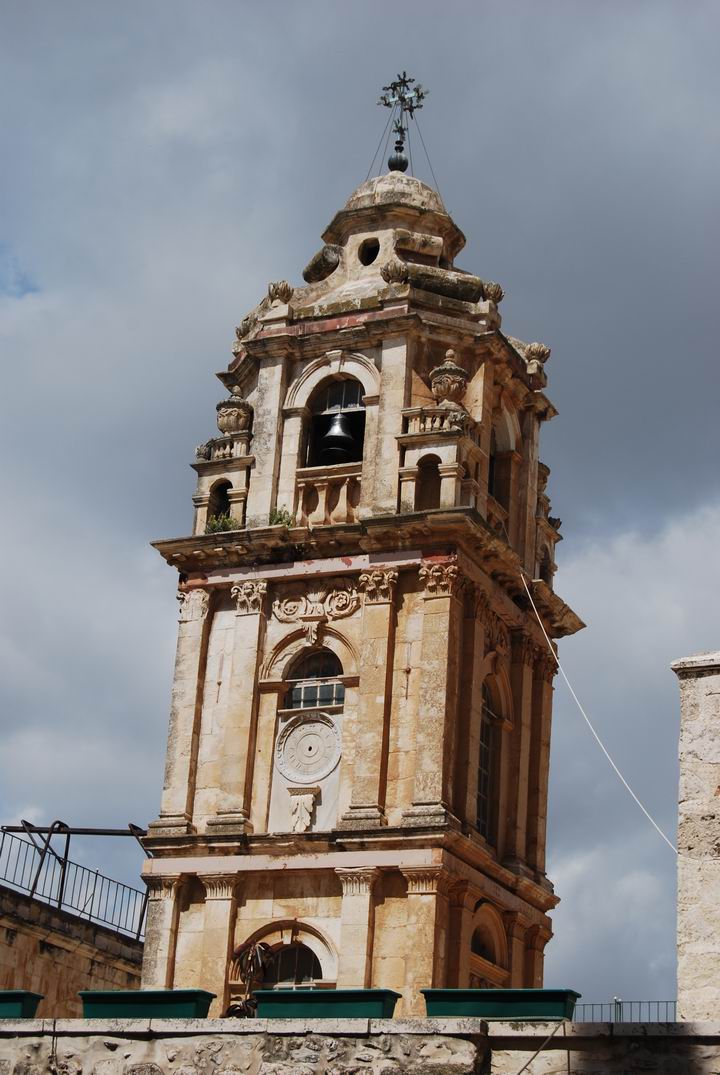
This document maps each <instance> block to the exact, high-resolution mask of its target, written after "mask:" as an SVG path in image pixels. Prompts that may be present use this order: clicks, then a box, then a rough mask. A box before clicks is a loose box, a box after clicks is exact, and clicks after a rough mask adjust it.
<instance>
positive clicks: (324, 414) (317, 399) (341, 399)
mask: <svg viewBox="0 0 720 1075" xmlns="http://www.w3.org/2000/svg"><path fill="white" fill-rule="evenodd" d="M363 395H364V389H363V386H362V385H361V384H360V382H359V381H356V380H355V379H354V378H350V377H346V378H343V379H342V380H334V381H330V382H329V383H326V384H325V385H323V386H321V387H320V388H319V389H318V391H317V393H316V394H315V396H314V397H313V398H312V400H311V402H310V426H309V430H308V437H307V463H306V466H308V467H331V466H337V465H339V464H342V463H357V462H360V461H361V460H362V457H363V444H364V440H365V405H364V403H363Z"/></svg>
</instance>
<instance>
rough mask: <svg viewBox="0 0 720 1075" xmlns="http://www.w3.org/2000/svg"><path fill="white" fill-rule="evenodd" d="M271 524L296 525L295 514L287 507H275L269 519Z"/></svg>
mask: <svg viewBox="0 0 720 1075" xmlns="http://www.w3.org/2000/svg"><path fill="white" fill-rule="evenodd" d="M268 525H269V526H295V525H296V521H295V516H294V515H291V514H290V512H289V511H288V510H287V508H273V509H272V511H271V512H270V517H269V519H268Z"/></svg>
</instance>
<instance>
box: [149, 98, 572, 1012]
mask: <svg viewBox="0 0 720 1075" xmlns="http://www.w3.org/2000/svg"><path fill="white" fill-rule="evenodd" d="M401 119H402V113H401ZM401 126H402V123H401ZM398 141H401V140H400V136H398ZM402 160H403V155H402V143H401V144H400V148H399V150H398V147H397V146H396V151H395V154H394V155H393V157H392V158H391V164H392V165H393V170H391V171H390V172H389V173H388V174H386V175H381V176H379V177H377V178H374V179H371V180H369V181H367V182H365V183H363V184H362V185H361V186H360V187H359V188H358V189H357V190H356V191H355V192H354V193H353V194H352V195H351V196H350V198H349V199H348V201H347V203H346V205H345V206H344V208H343V209H341V210H340V212H338V213H337V214H336V215H335V217H334V218H333V220H332V222H331V223H330V224H329V226H328V227H327V229H326V230H325V232H324V234H323V237H322V238H323V244H324V245H323V246H322V247H321V249H320V250H319V252H318V253H317V254H315V256H314V257H313V258H312V259H311V260H310V262H309V263H308V265H307V266H306V268H305V270H304V272H303V279H304V283H303V284H302V285H300V286H297V287H296V286H293V285H291V284H290V283H287V282H286V281H280V282H274V283H271V284H270V285H269V286H268V288H267V293H266V295H265V297H264V298H263V300H262V301H261V302H260V303H259V305H258V306H257V307H256V308H255V309H254V310H252V311H251V312H250V313H249V314H248V315H247V316H246V317H245V318H244V319H243V320H242V322H241V324H240V325H239V327H238V328H237V330H236V340H235V343H234V347H233V358H232V361H231V363H230V365H229V367H228V369H227V370H226V371H224V372H222V373H220V374H219V377H220V380H221V381H222V383H223V385H224V386H225V389H226V393H227V394H226V396H225V398H223V400H222V401H221V402H220V403H218V406H217V424H218V427H219V435H217V436H213V437H212V438H211V439H210V440H208V441H207V443H205V444H203V445H201V446H200V447H199V448H197V449H196V459H195V461H194V462H193V464H192V466H193V468H194V470H195V472H196V474H197V489H196V493H195V496H194V498H193V503H194V507H195V516H194V525H193V532H192V535H191V536H188V537H180V538H176V539H172V540H165V541H158V542H156V543H155V547H156V548H157V549H158V551H159V552H160V553H161V555H162V556H163V557H164V558H165V559H166V561H167V562H168V564H169V565H170V566H171V567H173V568H174V569H176V570H177V571H178V572H179V592H178V598H179V601H180V623H179V633H178V646H177V658H176V665H175V679H174V684H173V691H172V706H171V717H170V731H169V738H168V748H167V762H166V768H165V780H164V788H163V793H162V804H161V810H160V816H159V817H158V819H157V820H156V821H154V822H153V823H152V824H151V825H150V827H149V833H148V836H147V838H146V843H147V846H148V848H150V849H151V850H152V853H153V856H154V857H153V858H152V859H151V860H149V861H148V862H147V863H146V872H145V880H146V882H147V884H148V887H149V895H150V903H149V918H148V928H147V941H146V952H145V961H144V969H143V985H144V987H146V988H149V987H153V986H155V987H175V988H182V987H190V986H199V987H203V988H207V989H210V990H212V991H213V992H215V993H217V995H218V1000H217V1001H216V1002H215V1005H214V1009H213V1010H212V1013H213V1014H220V1013H221V1012H224V1011H226V1010H227V1008H228V1006H229V1005H231V1004H232V1003H233V1002H234V1001H236V1000H237V999H238V998H239V997H240V996H242V995H243V991H244V988H245V986H244V984H243V967H244V965H245V963H246V962H247V960H246V959H245V961H244V957H245V956H246V955H247V953H248V952H250V951H251V950H252V946H253V945H255V944H256V942H259V941H262V942H263V943H264V945H266V946H267V948H265V949H264V952H265V963H264V966H263V969H262V979H263V981H264V984H265V985H266V986H269V987H271V986H272V985H274V984H278V983H280V984H282V983H285V984H296V985H303V986H311V987H316V988H321V987H329V986H333V985H337V986H338V987H342V986H348V987H349V986H357V987H364V986H366V987H367V986H382V987H388V988H392V989H396V990H398V991H399V992H400V993H402V995H403V1000H402V1003H401V1006H400V1007H399V1008H398V1013H399V1014H400V1013H403V1014H405V1015H408V1014H410V1015H414V1014H422V1013H423V1012H424V1006H423V1001H422V998H421V996H420V994H419V992H418V990H419V989H420V988H422V987H423V986H431V985H434V986H468V985H473V984H474V985H483V984H484V985H492V986H502V985H512V986H518V987H521V986H538V985H540V984H542V976H543V949H544V946H545V944H546V942H547V941H548V939H549V938H550V936H551V927H550V920H549V918H548V912H549V911H550V910H551V909H552V908H553V907H554V906H555V904H556V902H557V898H556V896H555V895H554V893H553V888H552V885H551V883H550V881H549V880H548V878H547V877H546V874H545V820H546V800H547V781H548V761H549V747H550V722H551V709H552V690H553V688H552V680H553V673H554V661H553V658H552V657H551V656H550V654H549V653H548V651H547V647H546V646H545V644H544V641H543V638H542V634H541V632H540V629H539V626H538V623H537V621H536V620H535V618H534V614H533V613H532V610H531V609H530V608H529V607H528V602H527V599H526V594H525V589H524V586H523V581H522V577H523V574H524V575H525V577H526V579H528V580H533V581H532V582H531V583H530V585H531V586H532V592H533V599H534V601H535V604H536V605H537V608H538V609H539V612H540V615H541V616H542V619H543V623H544V625H545V628H546V630H547V632H548V634H549V635H550V636H551V637H553V638H559V637H561V636H563V635H567V634H571V633H573V632H575V631H577V630H578V629H580V628H581V627H582V623H581V621H580V620H579V619H578V617H577V616H576V615H575V614H574V613H573V612H572V611H571V610H570V609H569V608H568V606H567V605H566V604H564V603H563V601H562V600H561V599H560V598H559V597H558V596H557V595H556V594H555V592H554V589H553V573H554V549H555V544H556V542H557V541H558V540H560V534H559V528H560V522H559V520H558V519H555V518H553V517H552V516H551V515H550V502H549V500H548V497H547V494H546V491H545V489H546V483H547V478H548V469H547V467H545V466H544V465H543V464H542V463H541V462H540V461H539V455H538V451H539V448H538V445H539V435H540V430H541V427H542V424H543V422H545V421H548V420H549V419H551V418H552V417H553V416H554V415H555V410H554V408H553V406H552V403H551V402H550V401H549V399H548V398H547V396H546V394H545V386H546V374H545V363H546V360H547V358H548V356H549V354H550V352H549V349H548V348H547V347H545V346H543V345H542V344H539V343H530V344H526V343H523V342H521V341H520V340H518V339H515V338H513V337H512V336H507V335H505V334H504V333H503V332H502V331H501V320H500V313H499V305H500V303H501V300H502V298H503V291H502V288H501V287H500V286H499V285H498V284H496V283H489V282H487V281H485V280H484V279H481V278H480V277H479V276H475V275H473V274H471V273H469V272H467V271H464V270H461V269H459V268H458V267H456V265H455V259H456V257H457V255H458V253H459V252H460V250H461V249H462V247H463V245H464V236H463V234H462V232H461V231H460V230H459V228H458V227H457V226H456V224H455V223H454V222H453V220H452V219H451V217H450V216H449V214H448V213H447V211H446V209H445V207H444V205H443V202H442V200H441V198H440V196H439V195H438V193H437V192H436V191H435V190H433V189H431V188H430V187H428V186H426V185H425V184H424V183H422V182H420V181H419V180H418V179H415V178H413V177H412V176H409V175H405V174H404V172H403V170H402V169H401V168H400V167H399V166H398V161H400V162H402Z"/></svg>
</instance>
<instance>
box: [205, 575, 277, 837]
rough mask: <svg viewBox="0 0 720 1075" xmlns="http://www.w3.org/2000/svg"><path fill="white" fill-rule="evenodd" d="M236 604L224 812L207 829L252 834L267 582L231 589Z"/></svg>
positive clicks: (222, 781)
mask: <svg viewBox="0 0 720 1075" xmlns="http://www.w3.org/2000/svg"><path fill="white" fill-rule="evenodd" d="M230 592H231V595H232V597H233V599H234V601H235V603H236V613H235V638H234V642H233V655H232V668H231V672H230V690H229V699H228V705H227V708H226V710H225V714H224V717H225V721H224V727H223V730H222V744H223V745H222V763H221V770H220V808H219V810H218V813H217V816H216V817H215V818H212V819H211V820H210V821H209V822H208V828H210V829H212V830H214V831H217V830H222V831H223V832H227V833H238V834H242V833H245V832H251V831H252V826H251V824H250V820H249V819H250V800H251V792H252V774H253V763H254V760H255V738H256V727H257V710H258V702H259V696H258V689H257V668H258V663H259V655H260V651H261V648H262V640H263V632H264V629H265V616H264V604H265V594H266V592H267V583H266V581H265V580H264V579H246V580H245V581H243V582H239V583H237V585H235V586H233V588H232V590H231V591H230Z"/></svg>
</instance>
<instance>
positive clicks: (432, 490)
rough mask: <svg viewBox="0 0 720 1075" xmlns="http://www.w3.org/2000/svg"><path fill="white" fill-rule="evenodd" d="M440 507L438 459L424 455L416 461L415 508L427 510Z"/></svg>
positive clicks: (434, 456)
mask: <svg viewBox="0 0 720 1075" xmlns="http://www.w3.org/2000/svg"><path fill="white" fill-rule="evenodd" d="M439 507H440V460H439V459H438V457H437V456H436V455H425V456H423V458H422V459H421V460H420V461H419V463H418V473H417V478H416V479H415V510H416V511H429V510H430V509H431V508H439Z"/></svg>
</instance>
